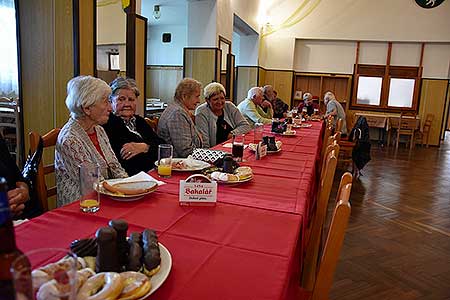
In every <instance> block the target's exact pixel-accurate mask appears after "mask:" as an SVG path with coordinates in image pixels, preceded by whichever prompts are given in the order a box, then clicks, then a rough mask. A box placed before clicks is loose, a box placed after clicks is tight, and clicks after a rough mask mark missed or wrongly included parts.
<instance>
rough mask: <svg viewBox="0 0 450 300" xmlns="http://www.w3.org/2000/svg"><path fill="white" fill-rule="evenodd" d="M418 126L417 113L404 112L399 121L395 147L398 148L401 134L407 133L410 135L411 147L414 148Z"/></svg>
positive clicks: (406, 134)
mask: <svg viewBox="0 0 450 300" xmlns="http://www.w3.org/2000/svg"><path fill="white" fill-rule="evenodd" d="M416 127H417V119H416V113H411V112H402V113H401V114H400V120H399V121H398V128H397V139H396V141H395V149H396V150H397V149H398V143H399V141H400V136H402V135H405V136H408V137H409V149H410V150H411V149H412V148H414V133H415V131H416Z"/></svg>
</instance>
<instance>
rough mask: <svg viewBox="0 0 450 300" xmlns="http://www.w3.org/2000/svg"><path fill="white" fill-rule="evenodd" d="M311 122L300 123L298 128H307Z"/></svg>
mask: <svg viewBox="0 0 450 300" xmlns="http://www.w3.org/2000/svg"><path fill="white" fill-rule="evenodd" d="M311 126H312V124H301V125H300V127H299V128H309V127H311Z"/></svg>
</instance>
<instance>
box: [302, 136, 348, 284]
mask: <svg viewBox="0 0 450 300" xmlns="http://www.w3.org/2000/svg"><path fill="white" fill-rule="evenodd" d="M338 155H339V146H338V145H337V143H335V149H331V151H330V152H329V153H328V154H327V157H326V161H325V164H324V167H323V168H322V172H323V176H321V178H320V182H319V187H318V191H319V192H318V195H317V203H316V209H315V211H314V215H313V221H312V223H311V229H310V233H309V241H308V243H307V248H306V254H305V266H304V269H303V286H304V287H305V288H307V289H312V287H313V284H314V281H315V274H316V268H317V259H318V257H319V250H320V244H321V243H320V242H321V239H322V229H323V223H324V221H325V217H326V213H327V207H328V199H329V198H330V193H331V188H332V186H333V179H334V173H335V171H336V165H337V157H338Z"/></svg>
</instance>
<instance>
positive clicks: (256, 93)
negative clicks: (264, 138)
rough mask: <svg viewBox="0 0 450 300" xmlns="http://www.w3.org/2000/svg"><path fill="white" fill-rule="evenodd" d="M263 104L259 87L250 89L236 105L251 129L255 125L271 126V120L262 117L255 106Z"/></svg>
mask: <svg viewBox="0 0 450 300" xmlns="http://www.w3.org/2000/svg"><path fill="white" fill-rule="evenodd" d="M262 102H263V91H262V89H261V88H260V87H252V88H251V89H250V90H249V91H248V93H247V98H245V99H244V100H243V101H242V102H241V103H239V105H238V109H239V111H240V112H241V114H242V115H243V116H244V117H245V119H247V121H248V123H249V124H250V125H251V126H252V127H253V126H254V125H255V123H263V124H272V119H270V118H267V117H264V116H262V115H261V113H260V112H259V111H258V109H257V106H258V105H261V103H262Z"/></svg>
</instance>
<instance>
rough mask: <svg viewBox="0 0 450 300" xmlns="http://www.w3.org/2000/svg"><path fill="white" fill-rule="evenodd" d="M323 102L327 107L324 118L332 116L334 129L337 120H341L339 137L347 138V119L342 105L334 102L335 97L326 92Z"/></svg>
mask: <svg viewBox="0 0 450 300" xmlns="http://www.w3.org/2000/svg"><path fill="white" fill-rule="evenodd" d="M323 101H324V102H325V105H326V106H327V112H326V114H325V116H324V118H327V117H329V116H332V117H333V125H334V128H336V122H337V120H338V119H342V129H341V136H347V119H346V116H345V110H344V108H343V107H342V105H341V104H340V103H339V102H338V101H337V100H336V97H335V96H334V94H333V93H332V92H326V93H325V96H324V98H323Z"/></svg>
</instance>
